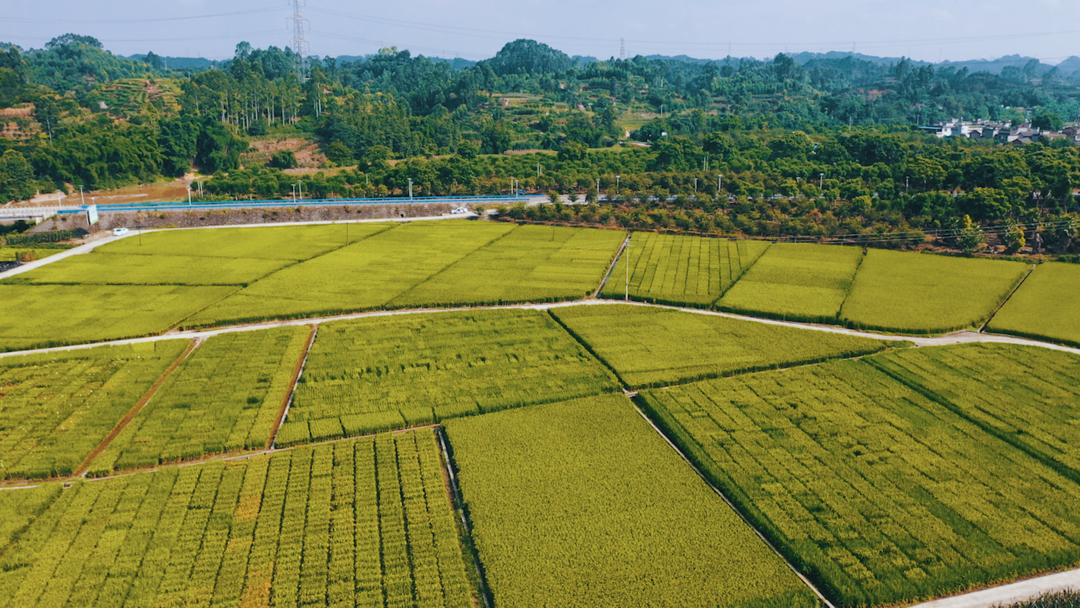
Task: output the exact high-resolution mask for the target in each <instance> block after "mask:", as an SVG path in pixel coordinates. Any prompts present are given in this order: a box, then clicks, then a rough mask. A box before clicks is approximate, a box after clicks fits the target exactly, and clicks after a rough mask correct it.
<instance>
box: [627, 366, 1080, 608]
mask: <svg viewBox="0 0 1080 608" xmlns="http://www.w3.org/2000/svg"><path fill="white" fill-rule="evenodd" d="M942 351H946V353H945V354H941V353H942ZM969 354H970V353H969V351H968V350H965V349H964V348H945V349H919V350H916V351H913V352H910V353H908V352H901V353H893V354H886V355H877V356H874V357H870V358H868V359H865V360H863V361H844V362H836V363H829V364H825V365H821V366H812V367H806V368H801V369H798V370H790V371H787V372H784V373H775V372H772V373H761V374H754V375H750V376H744V377H740V378H731V379H725V380H714V381H708V382H702V383H698V384H692V385H688V386H684V387H679V388H673V389H670V390H666V391H648V392H645V393H643V394H642V402H643V403H644V404H645V405H646V406H647V408H648V409H649V410H650V412H651V413H652V415H653V416H654V417H655V418H656V419H658V420H660V421H661V423H662V425H663V426H664V427H665V429H666V430H667V432H668V433H670V434H671V435H672V436H674V437H675V439H676V441H677V443H679V445H680V446H681V447H682V448H683V450H684V451H686V452H687V453H689V454H690V455H691V457H692V458H693V459H694V460H695V461H696V462H697V463H698V464H699V466H701V468H702V469H704V470H705V471H706V472H707V474H708V476H709V477H710V478H711V479H712V480H713V481H714V482H715V483H716V484H717V485H719V486H720V487H721V488H722V489H723V490H724V492H725V493H726V494H727V495H728V496H729V497H731V498H732V499H733V500H734V501H735V502H736V503H737V504H738V505H739V506H740V508H741V509H742V510H743V511H744V512H745V513H748V514H749V516H750V517H751V519H752V520H753V521H754V522H755V523H756V525H757V526H758V527H759V529H762V530H764V531H766V533H767V534H768V535H770V536H771V537H772V538H773V539H775V540H776V541H777V542H778V543H779V544H780V545H781V547H782V550H783V551H784V552H785V553H786V554H787V555H788V556H789V557H790V558H791V559H792V560H793V561H794V562H795V563H796V565H797V566H798V567H799V568H800V569H801V570H802V571H803V572H804V573H806V574H808V575H809V576H810V577H811V578H812V579H814V580H816V581H818V582H819V583H820V584H821V586H822V587H824V588H825V589H826V590H827V592H826V593H827V594H828V595H831V596H832V598H833V599H834V600H838V601H839V603H840V605H843V606H863V605H887V604H896V603H905V602H910V601H915V600H919V599H924V598H930V597H934V596H938V595H942V594H947V593H954V592H958V591H962V590H964V589H966V588H970V587H978V586H982V585H985V584H987V583H992V582H995V581H1003V580H1009V579H1012V578H1015V577H1018V576H1022V575H1025V574H1030V573H1034V572H1040V571H1046V570H1052V569H1055V568H1060V567H1064V566H1073V565H1075V564H1077V563H1080V485H1077V483H1076V481H1075V480H1074V479H1073V478H1072V477H1074V476H1073V475H1070V474H1068V470H1063V469H1061V468H1060V467H1057V466H1053V465H1052V463H1048V462H1046V459H1045V458H1043V457H1042V456H1041V455H1039V454H1037V453H1036V452H1035V450H1034V448H1033V445H1032V444H1026V445H1025V444H1022V443H1020V441H1024V442H1026V441H1027V440H1026V439H1021V440H1017V441H1013V440H1005V439H1002V437H1003V433H1002V432H987V430H986V428H987V426H988V425H993V424H997V423H995V422H991V421H990V419H991V418H993V417H994V416H995V415H998V416H1006V419H1008V418H1007V416H1012V417H1013V418H1012V419H1013V420H1017V419H1030V420H1033V421H1037V422H1039V423H1040V424H1038V425H1035V426H1034V427H1033V428H1032V427H1030V426H1029V427H1027V428H1031V432H1032V433H1033V434H1037V435H1039V436H1042V437H1044V438H1045V437H1046V435H1045V432H1046V430H1049V429H1050V428H1051V426H1048V425H1052V424H1053V422H1052V421H1053V420H1054V419H1055V418H1061V417H1067V416H1068V415H1069V414H1067V413H1066V412H1067V411H1068V410H1071V411H1072V414H1071V415H1072V416H1073V417H1074V418H1075V416H1076V414H1077V412H1076V405H1075V404H1076V403H1077V393H1076V381H1075V378H1068V379H1067V380H1066V378H1067V376H1065V375H1064V374H1062V373H1061V372H1060V371H1057V370H1055V372H1043V373H1041V374H1040V375H1039V376H1037V377H1036V378H1032V379H1025V378H1023V376H1024V371H1023V370H1022V369H1019V368H1013V370H1012V371H1009V370H1008V368H1007V367H1006V366H1003V365H998V366H997V367H996V368H994V369H995V371H997V372H998V373H1000V374H1003V376H1002V379H1001V380H1000V383H1001V384H1002V385H1006V386H1008V387H1009V389H1010V390H1011V391H1012V394H1013V395H1017V396H1019V395H1020V393H1021V391H1022V389H1021V388H1020V387H1022V386H1024V385H1025V383H1027V385H1029V386H1031V385H1039V384H1042V385H1048V386H1049V387H1052V389H1051V390H1048V391H1047V398H1048V399H1050V400H1052V401H1053V402H1054V408H1053V410H1052V411H1051V412H1047V413H1043V412H1042V411H1041V410H1042V408H1041V407H1040V406H1039V405H1037V404H1031V403H1029V404H1028V405H1027V407H1025V408H1024V409H1023V410H1022V411H1021V412H1016V413H1008V414H1006V412H1007V410H1008V407H1009V404H1002V406H1001V407H1000V408H999V409H997V410H992V411H990V412H979V411H978V409H977V408H978V406H979V405H980V404H983V403H993V400H994V399H995V398H996V396H997V391H996V390H995V387H993V386H982V385H980V384H979V383H978V382H975V381H969V382H967V383H964V384H963V385H962V387H961V388H959V389H958V390H957V393H958V394H959V393H960V392H961V391H964V392H965V397H964V400H963V401H962V402H958V403H949V402H946V401H941V400H940V398H938V397H936V396H932V395H930V396H928V395H927V394H924V387H923V386H921V385H919V384H918V383H912V382H906V381H898V380H897V379H896V377H906V376H899V375H897V374H893V373H885V372H884V371H882V370H883V369H885V370H886V371H889V370H890V369H891V368H893V367H907V368H908V369H911V368H912V367H913V366H915V365H923V366H927V367H929V368H930V373H939V372H941V373H947V374H951V375H952V376H951V377H954V378H956V377H960V376H962V373H958V372H956V371H949V368H948V367H947V366H942V365H935V364H934V363H933V362H934V361H935V359H941V358H944V359H946V360H951V358H952V357H958V358H964V357H966V356H967V355H969ZM1029 354H1030V353H1028V352H1027V351H1015V350H1009V349H1001V350H1000V351H997V352H991V353H990V354H989V355H987V356H988V357H990V358H991V359H995V360H997V362H998V363H999V364H1000V363H1001V362H1002V361H1004V360H1005V359H1008V358H1010V357H1011V358H1013V359H1016V360H1017V361H1020V360H1022V359H1023V358H1025V357H1026V356H1028V355H1029ZM1076 364H1077V363H1076V361H1072V362H1071V363H1068V364H1064V365H1065V367H1066V368H1068V369H1072V368H1074V367H1075V366H1076ZM927 377H928V376H927V375H926V374H925V373H924V374H921V375H919V376H918V378H920V379H921V380H926V378H927ZM949 377H950V376H948V375H945V376H943V377H942V380H941V381H940V382H941V384H942V385H947V384H948V383H949ZM934 382H937V381H936V380H935V381H934ZM1011 405H1014V406H1015V405H1017V402H1013V403H1012V404H1011ZM1068 432H1069V431H1064V433H1066V434H1067V433H1068ZM1046 441H1047V442H1048V443H1049V442H1050V440H1049V438H1046Z"/></svg>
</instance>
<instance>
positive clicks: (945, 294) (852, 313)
mask: <svg viewBox="0 0 1080 608" xmlns="http://www.w3.org/2000/svg"><path fill="white" fill-rule="evenodd" d="M1028 269H1029V267H1028V266H1027V265H1026V264H1022V263H1020V262H1006V261H1001V260H987V259H980V258H954V257H946V256H940V255H922V254H914V253H902V252H898V251H886V250H883V249H871V250H870V252H869V253H868V254H867V256H866V260H865V261H864V262H863V263H862V266H861V267H860V268H859V274H858V275H857V276H856V277H855V281H854V282H853V283H852V285H851V293H850V295H848V299H847V301H846V302H845V303H844V309H843V311H841V314H840V320H841V321H843V322H844V323H847V324H848V325H849V326H852V327H858V328H866V329H877V330H883V331H896V332H902V333H911V334H941V333H947V332H950V331H955V330H959V329H968V328H978V327H980V326H982V324H983V323H985V322H986V320H987V319H989V318H990V315H991V314H993V312H994V310H996V309H997V307H998V306H1000V305H1001V303H1002V302H1004V301H1005V298H1006V297H1007V296H1008V295H1009V292H1010V291H1012V289H1013V288H1014V287H1016V285H1017V284H1019V282H1020V280H1021V279H1023V278H1024V275H1025V274H1027V272H1028Z"/></svg>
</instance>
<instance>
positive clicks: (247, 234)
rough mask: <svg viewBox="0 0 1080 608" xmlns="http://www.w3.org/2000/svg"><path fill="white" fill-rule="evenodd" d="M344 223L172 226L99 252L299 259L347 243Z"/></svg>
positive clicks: (360, 229) (366, 230)
mask: <svg viewBox="0 0 1080 608" xmlns="http://www.w3.org/2000/svg"><path fill="white" fill-rule="evenodd" d="M386 227H387V226H386V225H385V224H382V225H380V224H356V225H352V226H349V238H350V239H351V240H352V241H353V242H355V241H356V239H358V238H363V237H364V236H366V235H369V234H371V233H372V232H373V231H375V232H378V231H381V230H385V229H386ZM345 230H346V228H345V226H344V225H341V224H337V225H330V226H325V225H324V226H274V227H262V226H259V227H250V228H213V229H207V230H169V231H164V232H152V233H149V234H145V235H143V236H142V237H141V244H140V237H139V236H138V235H136V234H132V235H131V236H128V237H127V238H125V239H121V240H119V241H116V242H113V243H109V244H108V245H103V246H101V247H99V248H97V249H95V251H96V252H100V253H122V254H126V255H154V256H160V255H178V256H186V257H210V258H257V259H263V260H287V261H292V262H297V261H300V260H308V259H311V258H313V257H316V256H319V255H322V254H324V253H329V252H331V251H333V250H335V249H338V248H340V247H344V246H345Z"/></svg>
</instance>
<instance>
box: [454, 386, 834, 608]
mask: <svg viewBox="0 0 1080 608" xmlns="http://www.w3.org/2000/svg"><path fill="white" fill-rule="evenodd" d="M446 433H447V436H448V438H449V442H450V445H451V447H452V449H453V453H454V461H455V464H456V465H457V468H458V470H459V478H460V483H461V492H462V495H463V497H464V501H465V505H466V506H467V508H468V512H469V514H470V518H471V522H472V526H473V530H472V531H473V538H474V539H475V542H476V547H477V551H478V552H479V556H480V559H481V561H482V562H483V563H484V565H485V568H486V571H487V581H488V584H489V588H490V590H491V595H492V597H493V598H494V604H495V606H496V607H500V606H591V607H596V608H601V607H605V606H611V607H622V606H657V607H658V606H672V607H675V606H679V607H682V606H723V607H732V608H734V607H742V606H745V607H751V606H754V607H762V608H764V607H776V608H780V607H781V606H783V607H790V608H799V607H806V608H810V607H813V606H817V605H818V602H817V598H816V597H814V595H813V594H812V592H811V591H810V590H809V589H808V588H807V587H806V586H805V585H803V584H802V582H801V581H800V580H799V579H798V578H797V577H796V576H795V575H794V574H793V573H792V572H791V571H790V570H788V568H787V567H786V566H785V565H784V563H783V562H782V561H781V560H780V559H779V558H778V557H777V556H776V555H775V554H773V553H772V552H771V551H770V550H769V548H768V547H767V546H766V545H765V543H763V542H761V540H760V539H759V538H758V537H757V536H755V535H754V533H753V531H752V530H751V529H750V527H749V526H747V525H746V524H745V523H744V522H743V521H742V520H741V519H739V517H738V516H737V515H736V514H735V512H734V511H732V509H731V508H730V507H728V505H727V504H725V503H724V501H723V500H721V499H720V497H719V496H717V495H716V494H715V493H714V492H713V491H712V490H711V489H710V488H709V487H708V486H707V485H706V484H705V483H704V482H703V481H702V480H701V479H700V478H699V477H697V476H696V475H695V474H694V473H693V471H691V470H690V469H689V468H687V467H686V465H685V463H684V462H683V461H682V460H681V459H680V458H679V457H678V455H677V454H676V453H675V452H674V451H672V450H671V448H670V447H668V445H667V444H666V443H665V442H664V440H663V439H662V438H661V437H660V436H658V435H657V434H656V433H655V432H653V430H652V429H651V428H650V427H649V425H648V424H647V423H646V422H645V420H643V419H642V418H641V416H639V415H638V414H637V412H635V411H634V408H633V406H632V404H631V403H630V401H629V400H628V399H626V398H625V397H622V396H605V397H593V398H589V399H581V400H578V401H571V402H567V403H557V404H549V405H542V406H538V407H533V408H528V409H522V410H514V411H506V412H499V413H496V414H492V415H490V416H482V417H477V418H464V419H459V420H452V421H450V422H449V423H447V425H446Z"/></svg>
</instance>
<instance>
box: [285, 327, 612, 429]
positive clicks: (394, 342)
mask: <svg viewBox="0 0 1080 608" xmlns="http://www.w3.org/2000/svg"><path fill="white" fill-rule="evenodd" d="M617 389H618V384H617V382H616V381H615V378H614V376H613V374H612V373H611V372H610V371H608V370H606V369H605V368H604V367H603V366H602V365H601V364H600V363H599V362H597V361H596V360H595V359H594V358H592V357H591V356H590V355H589V353H588V352H586V350H585V349H584V348H583V347H582V346H581V345H580V344H578V343H577V342H576V341H575V340H574V339H573V338H572V337H571V336H570V335H569V334H567V333H566V332H565V331H564V330H563V329H562V328H561V327H560V326H559V325H558V324H557V323H555V321H554V320H552V319H551V317H550V316H548V315H547V314H545V313H542V312H537V311H529V310H489V311H477V312H454V313H441V314H425V315H405V316H395V317H382V318H379V317H376V318H371V319H362V320H357V321H345V322H340V323H330V324H326V325H323V326H322V327H321V328H320V329H319V333H318V337H317V338H316V340H315V344H314V346H313V347H312V349H311V353H310V355H309V356H308V362H307V365H306V367H305V369H304V373H303V375H302V376H301V378H300V383H299V384H298V386H297V390H296V398H295V401H294V402H293V405H292V407H291V409H290V410H289V414H288V417H287V418H286V420H285V423H284V424H283V425H282V426H281V431H280V432H279V434H278V437H277V444H278V445H292V444H295V443H302V442H307V441H311V440H323V439H334V438H338V437H344V436H355V435H361V434H365V433H372V432H376V431H382V430H388V429H396V428H404V427H408V426H417V425H425V424H433V423H436V422H439V421H441V420H446V419H449V418H454V417H457V416H471V415H477V414H481V413H486V412H492V411H497V410H502V409H506V408H512V407H523V406H527V405H532V404H536V403H546V402H552V401H560V400H565V399H572V398H575V397H583V396H588V395H598V394H601V393H607V392H613V391H615V390H617Z"/></svg>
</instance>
